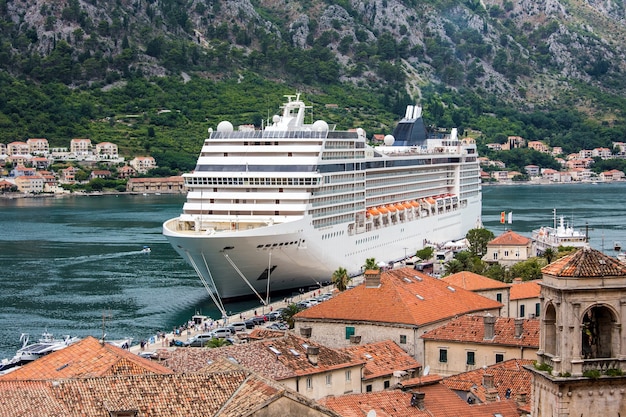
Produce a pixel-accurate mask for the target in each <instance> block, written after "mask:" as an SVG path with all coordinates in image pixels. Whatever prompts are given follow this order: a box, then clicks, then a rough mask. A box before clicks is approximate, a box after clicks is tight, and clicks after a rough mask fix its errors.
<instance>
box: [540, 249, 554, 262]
mask: <svg viewBox="0 0 626 417" xmlns="http://www.w3.org/2000/svg"><path fill="white" fill-rule="evenodd" d="M556 255H557V253H554V250H552V248H547V249H546V250H545V251H544V252H543V257H544V258H546V261H547V262H548V263H549V264H551V263H552V260H553V259H554V258H555V257H556Z"/></svg>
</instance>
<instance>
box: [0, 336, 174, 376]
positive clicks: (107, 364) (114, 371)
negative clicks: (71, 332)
mask: <svg viewBox="0 0 626 417" xmlns="http://www.w3.org/2000/svg"><path fill="white" fill-rule="evenodd" d="M151 373H154V374H171V373H172V371H171V370H170V369H168V368H166V367H164V366H162V365H159V364H158V363H156V362H154V361H151V360H150V359H144V358H142V357H140V356H138V355H135V354H134V353H131V352H129V351H127V350H124V349H121V348H118V347H115V346H113V345H110V344H108V343H104V344H102V343H100V341H98V339H96V338H94V337H91V336H89V337H86V338H85V339H83V340H80V341H78V342H76V343H74V344H72V345H70V346H68V347H66V348H64V349H61V350H59V351H56V352H53V353H51V354H49V355H46V356H44V357H43V358H40V359H37V360H36V361H33V362H31V363H29V364H27V365H24V366H22V367H21V368H19V369H16V370H15V371H13V372H9V373H8V374H5V375H2V376H0V381H2V380H29V379H61V378H90V377H96V376H105V375H136V374H151Z"/></svg>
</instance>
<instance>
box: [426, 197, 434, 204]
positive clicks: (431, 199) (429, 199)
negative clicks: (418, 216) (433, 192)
mask: <svg viewBox="0 0 626 417" xmlns="http://www.w3.org/2000/svg"><path fill="white" fill-rule="evenodd" d="M426 202H427V203H428V204H430V205H433V204H435V199H434V198H432V197H428V198H427V199H426Z"/></svg>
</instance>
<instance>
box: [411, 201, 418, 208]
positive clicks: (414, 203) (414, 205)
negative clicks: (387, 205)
mask: <svg viewBox="0 0 626 417" xmlns="http://www.w3.org/2000/svg"><path fill="white" fill-rule="evenodd" d="M409 204H410V205H412V206H413V207H419V206H420V203H418V202H417V201H415V200H411V201H410V202H409Z"/></svg>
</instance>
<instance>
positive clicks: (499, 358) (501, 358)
mask: <svg viewBox="0 0 626 417" xmlns="http://www.w3.org/2000/svg"><path fill="white" fill-rule="evenodd" d="M500 362H504V354H503V353H496V363H500Z"/></svg>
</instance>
